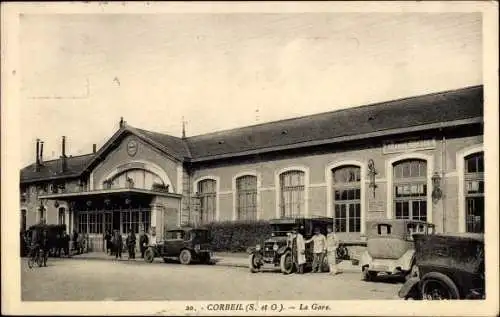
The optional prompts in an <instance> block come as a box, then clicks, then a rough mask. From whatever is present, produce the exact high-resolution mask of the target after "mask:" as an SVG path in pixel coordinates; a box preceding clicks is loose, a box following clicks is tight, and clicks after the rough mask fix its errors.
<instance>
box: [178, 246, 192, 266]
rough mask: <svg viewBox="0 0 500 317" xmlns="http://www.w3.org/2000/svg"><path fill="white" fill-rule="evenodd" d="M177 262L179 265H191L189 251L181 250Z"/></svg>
mask: <svg viewBox="0 0 500 317" xmlns="http://www.w3.org/2000/svg"><path fill="white" fill-rule="evenodd" d="M179 261H180V262H181V264H184V265H188V264H189V263H191V251H189V250H186V249H184V250H182V251H181V254H180V255H179Z"/></svg>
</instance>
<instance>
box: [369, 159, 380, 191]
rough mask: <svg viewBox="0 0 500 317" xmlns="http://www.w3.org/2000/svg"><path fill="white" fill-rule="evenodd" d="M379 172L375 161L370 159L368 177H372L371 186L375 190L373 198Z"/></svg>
mask: <svg viewBox="0 0 500 317" xmlns="http://www.w3.org/2000/svg"><path fill="white" fill-rule="evenodd" d="M377 174H378V172H377V170H376V169H375V162H374V161H373V160H372V159H370V160H369V161H368V177H370V185H369V187H370V188H371V189H372V190H373V198H375V189H376V188H377V184H376V183H375V176H376V175H377Z"/></svg>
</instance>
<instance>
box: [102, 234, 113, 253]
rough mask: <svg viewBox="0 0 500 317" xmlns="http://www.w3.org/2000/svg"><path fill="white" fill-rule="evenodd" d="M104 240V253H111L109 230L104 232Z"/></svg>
mask: <svg viewBox="0 0 500 317" xmlns="http://www.w3.org/2000/svg"><path fill="white" fill-rule="evenodd" d="M104 241H106V253H107V254H112V251H111V249H112V242H111V233H110V232H109V230H106V233H105V234H104Z"/></svg>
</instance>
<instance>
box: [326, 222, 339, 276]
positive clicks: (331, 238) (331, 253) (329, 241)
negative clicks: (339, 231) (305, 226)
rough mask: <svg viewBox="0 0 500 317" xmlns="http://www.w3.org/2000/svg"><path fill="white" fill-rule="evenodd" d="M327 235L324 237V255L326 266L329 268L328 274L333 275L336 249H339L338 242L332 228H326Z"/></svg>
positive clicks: (335, 272) (335, 268)
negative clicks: (325, 255)
mask: <svg viewBox="0 0 500 317" xmlns="http://www.w3.org/2000/svg"><path fill="white" fill-rule="evenodd" d="M327 230H328V234H327V235H326V254H327V260H328V266H329V267H330V274H332V275H335V274H337V273H338V270H337V248H338V247H339V240H338V239H337V236H336V235H335V232H334V230H333V228H332V227H330V226H328V229H327Z"/></svg>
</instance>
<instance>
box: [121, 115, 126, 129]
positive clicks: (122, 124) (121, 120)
mask: <svg viewBox="0 0 500 317" xmlns="http://www.w3.org/2000/svg"><path fill="white" fill-rule="evenodd" d="M124 122H125V121H123V117H120V128H123V123H124Z"/></svg>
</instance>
